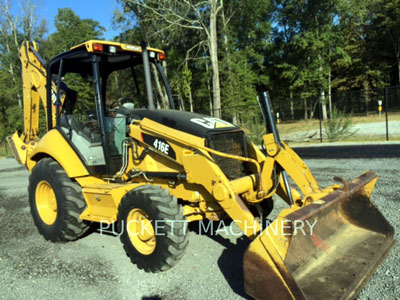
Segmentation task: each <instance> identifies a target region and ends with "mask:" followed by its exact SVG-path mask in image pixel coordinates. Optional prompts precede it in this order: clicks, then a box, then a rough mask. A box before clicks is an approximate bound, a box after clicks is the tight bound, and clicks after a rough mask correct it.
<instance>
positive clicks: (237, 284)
mask: <svg viewBox="0 0 400 300" xmlns="http://www.w3.org/2000/svg"><path fill="white" fill-rule="evenodd" d="M203 222H204V223H205V224H206V225H204V228H207V223H208V222H218V221H208V220H204V221H203ZM222 222H223V221H222ZM218 227H219V226H218V225H216V226H213V228H218ZM197 228H199V226H197ZM189 230H190V231H193V232H196V233H197V234H199V232H198V230H196V226H193V225H192V224H190V223H189ZM202 234H206V235H207V236H208V237H209V238H210V239H212V240H214V241H216V242H217V243H219V244H220V245H222V246H223V247H224V248H225V249H224V250H223V251H222V253H221V256H220V257H219V259H218V267H219V269H220V270H221V273H222V274H223V275H224V277H225V280H226V281H227V282H228V284H229V286H230V287H231V289H232V291H234V292H235V293H236V294H238V295H239V296H241V297H243V298H244V299H252V298H251V297H249V295H247V294H246V292H245V290H244V281H243V256H244V252H245V251H246V249H247V247H248V245H249V244H250V243H251V240H249V239H248V238H247V237H245V236H242V237H240V238H237V239H236V243H233V242H232V241H231V240H230V239H227V238H224V237H222V236H221V235H219V234H218V233H216V232H212V233H211V232H205V233H202Z"/></svg>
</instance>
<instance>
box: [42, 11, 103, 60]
mask: <svg viewBox="0 0 400 300" xmlns="http://www.w3.org/2000/svg"><path fill="white" fill-rule="evenodd" d="M54 25H55V27H56V30H57V31H56V32H54V33H53V34H51V35H50V36H49V37H48V39H47V40H46V42H45V43H44V48H45V49H44V50H45V56H46V58H47V59H50V58H52V57H53V56H55V55H57V54H60V53H61V52H64V51H67V50H69V49H70V48H71V47H73V46H75V45H78V44H79V43H83V42H85V41H87V40H90V39H100V38H101V37H102V35H103V32H104V30H105V29H104V27H103V26H101V25H100V23H99V22H97V21H95V20H93V19H81V18H80V17H79V16H77V15H76V14H75V13H74V11H73V10H72V9H70V8H59V9H58V13H57V15H56V17H55V19H54Z"/></svg>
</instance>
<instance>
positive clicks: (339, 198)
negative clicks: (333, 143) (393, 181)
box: [243, 171, 394, 299]
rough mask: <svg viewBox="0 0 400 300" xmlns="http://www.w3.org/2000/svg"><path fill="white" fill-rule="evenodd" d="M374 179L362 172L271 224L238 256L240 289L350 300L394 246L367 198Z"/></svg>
mask: <svg viewBox="0 0 400 300" xmlns="http://www.w3.org/2000/svg"><path fill="white" fill-rule="evenodd" d="M376 180H377V177H376V174H375V173H373V172H370V171H369V172H366V173H364V174H363V175H361V176H360V177H358V178H357V179H355V180H353V181H352V182H350V183H349V184H344V187H343V189H340V190H335V191H334V192H333V193H331V194H329V195H327V196H325V197H323V198H322V199H320V200H317V201H315V202H313V203H312V204H310V205H307V206H305V207H303V208H301V209H299V210H297V211H295V212H292V213H290V214H288V215H286V216H284V217H278V218H277V219H276V220H275V221H274V222H272V223H271V224H270V225H269V226H268V228H267V229H266V230H264V231H263V232H262V233H261V234H260V235H259V236H258V237H257V238H256V239H255V240H254V241H253V242H252V243H251V244H250V245H249V248H248V249H247V251H246V253H245V255H244V261H243V269H244V281H245V290H246V292H247V293H248V294H249V295H250V296H252V297H254V298H255V299H354V298H355V297H356V296H357V294H358V293H359V291H360V290H361V288H362V287H363V285H364V284H365V283H366V282H367V281H368V279H369V278H370V277H371V276H372V274H373V272H374V271H375V270H376V268H377V267H378V266H379V265H380V263H381V262H382V260H383V259H384V257H385V256H386V255H387V253H388V252H389V250H390V248H391V247H392V246H393V244H394V239H393V235H394V230H393V227H392V226H391V225H390V224H389V223H388V222H387V221H386V219H385V218H384V217H383V216H382V214H381V213H380V212H379V210H378V209H377V208H376V207H375V205H374V204H373V203H372V202H371V200H370V195H371V193H372V190H373V189H374V186H375V183H376ZM282 213H283V212H282ZM282 213H281V214H282ZM277 225H279V226H277ZM274 226H275V228H274Z"/></svg>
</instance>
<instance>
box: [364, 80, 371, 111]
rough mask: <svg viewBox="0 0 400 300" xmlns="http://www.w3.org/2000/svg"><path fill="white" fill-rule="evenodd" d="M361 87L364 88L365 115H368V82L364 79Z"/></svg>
mask: <svg viewBox="0 0 400 300" xmlns="http://www.w3.org/2000/svg"><path fill="white" fill-rule="evenodd" d="M363 88H364V101H365V110H366V115H367V117H368V116H369V102H370V98H369V82H368V81H366V80H365V81H364V82H363Z"/></svg>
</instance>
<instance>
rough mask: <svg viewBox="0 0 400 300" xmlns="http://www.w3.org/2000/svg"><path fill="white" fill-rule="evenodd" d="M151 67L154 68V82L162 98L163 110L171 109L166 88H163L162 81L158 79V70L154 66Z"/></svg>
mask: <svg viewBox="0 0 400 300" xmlns="http://www.w3.org/2000/svg"><path fill="white" fill-rule="evenodd" d="M151 66H152V70H153V77H154V80H155V82H156V86H157V91H158V94H159V95H160V98H161V104H162V108H164V109H166V108H169V100H168V96H167V93H166V92H165V90H164V88H163V87H162V86H161V83H160V79H159V77H158V70H157V69H156V66H155V65H154V64H152V65H151Z"/></svg>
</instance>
